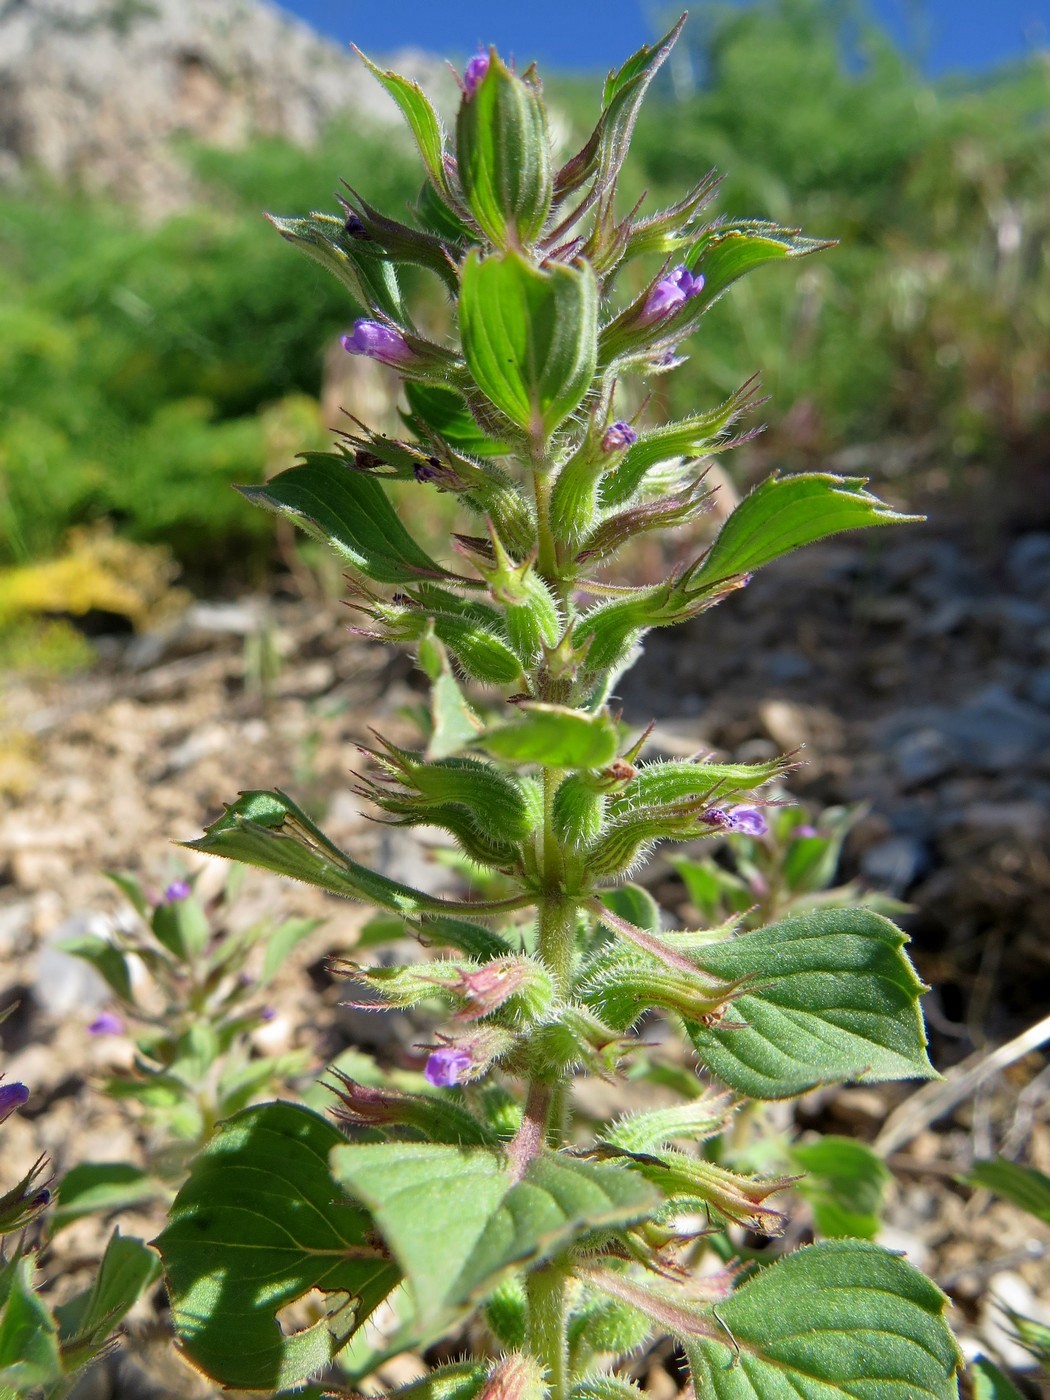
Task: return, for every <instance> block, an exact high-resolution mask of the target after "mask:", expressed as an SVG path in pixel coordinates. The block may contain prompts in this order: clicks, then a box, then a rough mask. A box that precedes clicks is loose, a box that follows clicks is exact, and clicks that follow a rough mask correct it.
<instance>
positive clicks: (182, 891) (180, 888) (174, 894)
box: [164, 880, 193, 904]
mask: <svg viewBox="0 0 1050 1400" xmlns="http://www.w3.org/2000/svg"><path fill="white" fill-rule="evenodd" d="M192 893H193V891H192V889H191V888H190V883H189V881H188V880H173V881H172V882H171V884H170V885H169V886H168V888H167V889H166V890H165V891H164V903H165V904H178V903H179V902H180V901H181V900H183V899H189V897H190V895H191V894H192Z"/></svg>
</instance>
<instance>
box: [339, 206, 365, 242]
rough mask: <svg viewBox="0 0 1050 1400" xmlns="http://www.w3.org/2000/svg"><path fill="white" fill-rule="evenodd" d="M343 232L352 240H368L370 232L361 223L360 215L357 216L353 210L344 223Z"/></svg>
mask: <svg viewBox="0 0 1050 1400" xmlns="http://www.w3.org/2000/svg"><path fill="white" fill-rule="evenodd" d="M343 232H344V233H346V234H349V236H350V237H351V238H368V236H369V234H368V230H367V229H366V228H365V226H364V224H363V223H362V222H361V217H360V215H359V214H355V213H354V211H353V210H352V209H351V210H350V211H349V213H348V214H347V216H346V220H345V221H344V223H343Z"/></svg>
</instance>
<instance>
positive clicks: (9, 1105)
mask: <svg viewBox="0 0 1050 1400" xmlns="http://www.w3.org/2000/svg"><path fill="white" fill-rule="evenodd" d="M28 1098H29V1090H28V1089H27V1088H26V1086H25V1085H24V1084H0V1123H2V1122H3V1121H4V1119H5V1118H10V1117H11V1114H12V1113H14V1111H15V1109H16V1108H21V1107H22V1105H23V1104H24V1103H25V1102H26V1100H27V1099H28Z"/></svg>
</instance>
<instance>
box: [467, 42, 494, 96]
mask: <svg viewBox="0 0 1050 1400" xmlns="http://www.w3.org/2000/svg"><path fill="white" fill-rule="evenodd" d="M488 71H489V56H488V54H487V53H476V54H475V55H474V57H473V58H472V59H471V60H470V62H469V63H468V64H467V66H466V68H465V69H464V72H463V87H464V88H465V89H466V93H467V100H468V101H469V100H470V98H472V97H473V96H474V93H475V92H476V91H477V87H478V83H480V82H481V80H482V78H483V77H484V76H485V74H486V73H487V72H488Z"/></svg>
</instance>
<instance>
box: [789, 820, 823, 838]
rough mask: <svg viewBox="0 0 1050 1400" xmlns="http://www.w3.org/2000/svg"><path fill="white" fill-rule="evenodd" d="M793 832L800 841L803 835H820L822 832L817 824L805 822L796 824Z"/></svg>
mask: <svg viewBox="0 0 1050 1400" xmlns="http://www.w3.org/2000/svg"><path fill="white" fill-rule="evenodd" d="M791 834H792V836H793V837H794V838H795V840H796V841H798V840H800V839H801V838H802V837H803V836H819V835H820V832H819V831H818V830H817V828H816V827H815V826H810V825H809V824H808V823H806V822H803V824H802V825H801V826H796V827H795V829H794V831H793V832H792V833H791Z"/></svg>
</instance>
